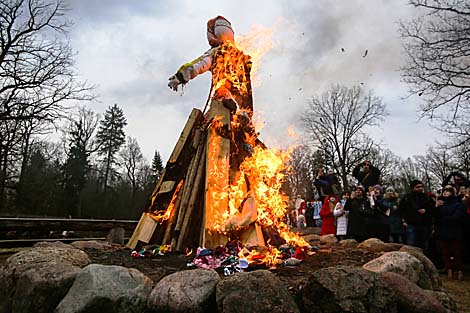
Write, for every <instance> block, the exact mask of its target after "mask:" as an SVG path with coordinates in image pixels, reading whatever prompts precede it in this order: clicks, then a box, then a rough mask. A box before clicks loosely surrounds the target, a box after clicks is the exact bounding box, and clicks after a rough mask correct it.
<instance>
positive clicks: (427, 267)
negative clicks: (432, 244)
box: [400, 246, 442, 290]
mask: <svg viewBox="0 0 470 313" xmlns="http://www.w3.org/2000/svg"><path fill="white" fill-rule="evenodd" d="M400 251H402V252H407V253H409V254H411V255H412V256H414V257H415V258H417V259H418V260H420V261H421V264H423V266H424V271H425V272H426V274H427V276H428V277H429V280H430V281H431V286H430V288H425V289H432V290H442V281H441V279H440V278H439V273H438V272H437V269H436V266H434V263H432V262H431V260H429V259H428V258H427V257H426V256H425V255H424V254H423V252H422V250H421V249H417V248H414V247H411V246H403V247H402V248H401V249H400Z"/></svg>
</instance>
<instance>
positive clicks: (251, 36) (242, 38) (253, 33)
mask: <svg viewBox="0 0 470 313" xmlns="http://www.w3.org/2000/svg"><path fill="white" fill-rule="evenodd" d="M275 30H276V26H274V27H272V28H267V27H264V26H262V25H254V26H252V27H251V29H250V30H249V32H248V34H246V35H238V36H237V40H236V45H237V47H238V48H239V49H240V50H242V51H243V52H245V53H246V54H248V55H249V56H251V62H252V63H253V66H252V68H251V79H252V81H253V84H256V85H257V84H259V82H260V80H259V78H258V76H257V72H258V69H259V67H260V63H261V59H262V58H263V56H264V55H265V54H266V53H268V51H269V50H270V49H271V48H272V46H273V41H272V37H273V34H274V32H275Z"/></svg>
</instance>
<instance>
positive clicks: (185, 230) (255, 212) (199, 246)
mask: <svg viewBox="0 0 470 313" xmlns="http://www.w3.org/2000/svg"><path fill="white" fill-rule="evenodd" d="M207 38H208V41H209V44H210V45H211V48H210V49H209V50H208V51H207V52H205V53H204V54H203V55H202V56H201V57H199V58H197V59H195V60H194V61H192V62H189V63H186V64H184V65H183V66H181V67H180V68H179V69H178V71H177V72H176V74H175V75H173V76H171V77H170V79H169V83H168V86H169V87H170V88H171V89H173V90H175V91H178V88H179V87H182V86H184V85H185V84H186V83H188V82H189V81H190V80H191V79H193V78H195V77H196V76H197V75H199V74H202V73H204V72H206V71H209V70H210V71H211V73H212V85H211V91H210V95H209V98H208V102H207V103H206V107H205V108H204V110H203V111H200V110H199V109H193V111H192V112H191V114H190V116H189V119H188V121H187V123H186V125H185V127H184V129H183V132H182V133H181V136H180V138H179V140H178V142H177V144H176V146H175V148H174V150H173V152H172V154H171V156H170V159H169V160H168V162H167V164H166V167H165V168H164V170H163V173H162V176H161V178H160V180H159V181H158V183H157V185H156V187H155V189H154V191H153V193H152V196H151V203H150V205H149V208H148V210H147V212H145V213H144V214H143V215H142V218H141V220H140V221H139V224H138V226H137V228H136V230H135V231H134V234H133V236H132V238H131V240H130V241H129V243H128V246H129V247H130V248H132V249H135V248H136V247H137V246H138V245H139V244H142V243H145V244H148V243H154V244H157V245H158V248H154V249H156V251H157V252H158V253H160V254H161V253H162V251H165V252H168V251H172V252H182V253H187V254H191V253H192V252H194V251H197V252H196V258H195V259H194V262H193V263H194V265H196V266H199V267H207V268H217V267H219V266H221V264H223V263H224V262H226V261H227V260H229V259H230V258H231V259H232V260H237V261H239V260H241V262H239V263H237V264H239V265H241V266H245V265H246V266H248V264H253V263H255V264H264V265H266V266H273V265H276V264H279V263H281V262H283V260H284V261H285V260H289V259H290V260H289V261H288V263H290V265H295V263H296V262H297V261H296V260H301V259H303V258H304V257H305V254H306V252H307V251H308V250H309V249H310V246H309V245H308V243H307V242H306V241H305V240H303V238H302V237H300V236H299V235H298V234H295V233H292V232H291V231H290V230H289V227H288V226H287V224H286V222H285V217H286V208H287V200H288V199H287V196H286V195H284V194H283V193H282V192H281V187H282V184H283V182H284V177H285V175H286V174H287V172H288V168H287V160H288V158H289V150H284V151H282V150H280V149H269V148H268V147H266V146H265V145H264V144H263V142H262V141H261V140H260V139H259V138H258V135H259V133H258V132H257V130H256V128H255V125H254V122H253V97H252V83H251V81H252V80H251V78H252V74H253V72H252V68H253V67H254V64H253V59H252V57H251V56H249V55H247V54H245V53H244V50H245V48H244V47H243V43H241V42H237V43H236V42H235V40H234V32H233V29H232V27H231V24H230V22H229V21H228V20H227V19H225V18H224V17H222V16H217V17H216V18H214V19H211V20H209V22H208V24H207ZM244 39H245V41H244V42H248V43H250V41H249V40H246V38H244ZM260 50H261V51H264V50H265V49H264V48H261V49H260ZM254 53H255V54H256V51H255V52H254ZM259 53H260V51H258V54H259ZM257 56H259V55H257ZM208 105H209V109H208V111H207V112H206V108H207V106H208ZM145 253H152V252H149V251H144V252H143V254H142V253H141V254H139V253H138V252H134V255H135V256H137V257H138V256H139V255H145ZM299 262H300V261H299ZM227 271H230V270H229V269H227Z"/></svg>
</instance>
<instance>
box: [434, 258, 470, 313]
mask: <svg viewBox="0 0 470 313" xmlns="http://www.w3.org/2000/svg"><path fill="white" fill-rule="evenodd" d="M440 277H441V280H442V284H443V285H444V288H445V289H447V291H448V292H449V293H450V295H451V296H452V299H454V300H455V302H457V306H458V308H459V312H460V313H470V264H466V265H465V267H464V280H463V281H458V280H456V279H449V278H447V275H446V274H441V275H440Z"/></svg>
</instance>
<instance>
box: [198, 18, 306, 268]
mask: <svg viewBox="0 0 470 313" xmlns="http://www.w3.org/2000/svg"><path fill="white" fill-rule="evenodd" d="M273 32H274V29H266V28H262V27H256V28H253V31H252V32H251V33H250V35H249V36H239V40H238V41H237V47H235V46H234V45H232V44H230V43H226V44H224V45H223V46H222V47H221V48H220V53H218V54H217V57H216V63H215V68H214V69H213V78H212V79H213V86H214V87H213V90H214V91H215V92H217V90H218V89H219V88H224V87H226V86H227V84H229V83H232V84H233V85H234V87H236V88H237V89H238V90H239V91H240V92H241V93H247V92H250V90H249V88H247V83H249V82H248V81H247V80H246V77H249V76H250V75H247V73H246V71H247V70H248V71H249V70H250V69H251V77H253V74H254V72H255V71H256V70H257V68H259V63H260V59H261V57H262V56H263V55H264V54H266V53H267V52H268V50H269V49H270V48H271V47H272V41H271V37H272V34H273ZM242 50H243V52H248V54H249V55H250V57H251V58H250V57H248V56H247V55H245V54H244V53H243V52H242ZM247 64H248V66H247ZM251 64H252V66H251ZM248 74H249V73H248ZM238 117H239V115H238V114H235V115H233V118H232V121H231V123H232V125H231V128H232V129H236V128H237V127H239V123H240V121H238ZM216 123H217V121H216ZM215 127H220V125H215ZM216 137H217V136H216ZM219 138H220V137H219ZM256 139H257V137H256V133H254V134H252V135H246V138H245V139H244V141H245V142H246V143H248V144H249V145H251V146H252V147H254V148H253V153H252V154H251V156H249V157H247V158H245V160H244V161H243V162H242V164H241V165H240V168H239V173H237V175H235V176H236V177H237V179H236V180H235V181H231V183H230V184H229V185H226V186H225V187H222V188H218V189H215V191H214V194H213V195H212V196H211V197H210V198H211V199H214V201H213V202H212V203H207V206H209V208H208V210H207V212H208V213H209V212H210V213H209V214H211V220H212V231H216V232H223V233H226V232H228V231H230V230H232V227H233V226H234V227H235V228H238V229H240V228H243V227H246V226H247V225H246V224H247V223H251V222H253V221H252V220H250V218H251V213H250V212H248V216H241V215H243V214H245V212H241V207H242V204H243V201H247V200H246V198H247V197H248V198H251V197H254V199H255V201H256V216H255V220H256V223H258V224H259V225H261V226H262V227H272V228H274V229H276V230H277V231H278V232H279V234H280V236H281V237H282V238H283V239H284V240H285V241H286V242H287V243H288V244H290V245H293V246H297V247H301V248H307V247H309V245H308V243H307V242H305V240H304V239H303V238H302V237H300V236H299V235H297V234H294V233H292V232H290V231H289V228H288V226H287V225H286V223H285V216H286V209H287V207H288V204H287V201H288V199H287V196H285V195H284V194H283V193H282V192H281V187H282V184H283V182H284V177H285V175H286V174H287V172H288V170H289V169H288V167H287V164H288V159H289V157H290V152H291V150H290V149H288V150H285V151H281V150H277V149H267V148H265V147H261V146H259V145H258V146H257V145H256ZM233 140H234V138H232V141H233ZM219 147H220V145H219V142H217V139H216V138H214V139H213V141H212V139H211V141H210V148H209V149H219ZM209 155H211V154H210V153H209ZM212 155H217V154H212ZM227 161H228V160H220V159H210V160H209V162H211V163H213V164H216V165H217V164H221V165H224V164H225V163H226V162H227ZM214 168H215V169H217V168H218V166H215V167H214ZM221 168H223V166H221ZM209 175H220V172H218V170H216V171H213V172H211V173H209ZM246 180H248V182H247V181H246ZM247 185H249V186H250V187H251V188H250V189H251V191H250V192H248V190H247ZM227 197H228V208H227V207H226V205H227ZM217 199H218V200H217ZM220 205H222V206H224V207H220ZM245 215H246V214H245ZM230 223H233V225H231V224H230ZM266 244H267V245H268V247H269V251H267V252H264V255H265V258H264V259H263V262H265V263H267V264H275V263H276V261H275V260H276V259H277V257H278V256H279V255H280V252H279V251H278V250H277V249H275V248H273V247H270V245H269V242H267V243H266ZM257 253H258V252H252V253H250V254H249V255H248V256H247V255H245V257H246V258H248V259H252V258H253V256H255V255H256V254H257ZM254 259H256V260H259V258H257V257H255V258H254Z"/></svg>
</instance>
